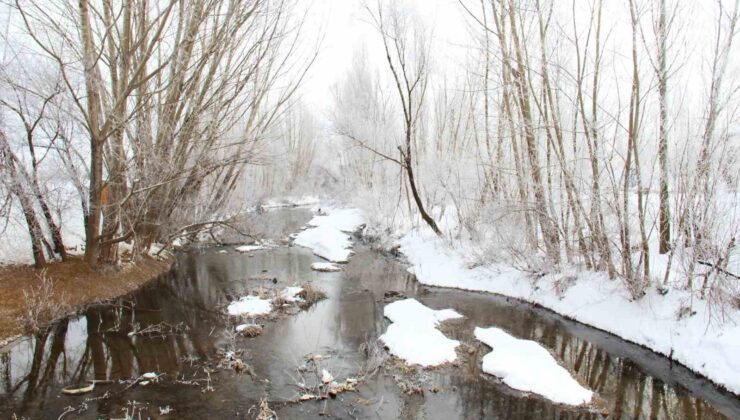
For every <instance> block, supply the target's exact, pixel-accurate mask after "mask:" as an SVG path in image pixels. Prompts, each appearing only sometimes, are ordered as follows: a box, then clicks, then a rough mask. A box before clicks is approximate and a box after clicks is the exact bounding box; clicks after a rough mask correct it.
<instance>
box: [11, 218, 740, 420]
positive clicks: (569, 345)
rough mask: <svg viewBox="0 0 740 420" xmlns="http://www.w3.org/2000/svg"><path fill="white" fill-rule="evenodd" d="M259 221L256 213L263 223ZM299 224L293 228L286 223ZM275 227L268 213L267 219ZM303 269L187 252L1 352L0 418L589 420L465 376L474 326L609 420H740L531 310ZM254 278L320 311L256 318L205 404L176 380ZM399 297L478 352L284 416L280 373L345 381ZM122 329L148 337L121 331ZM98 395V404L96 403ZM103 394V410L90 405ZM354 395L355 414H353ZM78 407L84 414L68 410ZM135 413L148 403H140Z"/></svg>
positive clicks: (586, 334) (720, 404) (614, 347)
mask: <svg viewBox="0 0 740 420" xmlns="http://www.w3.org/2000/svg"><path fill="white" fill-rule="evenodd" d="M268 214H269V213H268ZM284 214H290V215H291V216H290V217H291V218H292V219H290V221H288V222H286V221H285V220H283V219H281V218H280V217H277V219H278V220H280V221H281V223H283V224H282V225H280V226H282V228H281V229H282V231H288V230H289V228H290V229H293V230H295V229H297V226H299V225H301V224H303V223H305V221H306V219H307V217H308V215H307V214H302V215H301V214H300V212H284ZM295 214H299V216H295ZM271 217H276V216H271ZM314 261H316V257H314V256H312V255H311V254H310V252H308V251H306V250H304V249H300V248H279V249H275V250H270V251H258V252H255V253H254V256H253V257H250V256H249V255H244V254H238V253H235V252H232V251H229V252H228V253H226V254H222V253H219V252H218V249H216V248H213V249H207V250H192V251H190V252H187V253H183V254H182V255H181V256H180V258H179V259H178V264H177V269H176V273H175V274H174V275H173V276H171V277H170V278H167V279H164V280H162V281H160V282H159V283H156V284H153V285H151V286H150V287H147V288H145V289H143V290H141V291H139V292H137V293H135V294H133V295H132V296H130V297H128V298H126V299H121V300H118V301H116V302H114V303H112V304H109V305H99V306H94V307H91V308H90V309H88V310H87V311H86V312H85V313H84V314H83V315H82V316H79V317H76V318H70V319H68V320H65V321H63V322H60V323H58V324H56V325H54V326H53V327H52V328H51V329H50V330H49V331H46V332H44V333H40V334H38V335H36V336H34V337H29V338H27V339H25V340H23V341H19V342H17V343H15V344H13V345H12V346H11V347H10V348H9V349H8V351H7V352H5V353H2V355H0V375H2V379H1V380H0V381H1V382H2V383H1V384H0V395H2V397H1V399H0V416H2V417H3V418H8V417H11V415H12V414H13V413H17V414H19V415H25V416H29V417H34V418H35V417H44V418H46V417H48V418H57V416H58V415H59V414H60V413H62V412H64V411H65V408H66V407H68V406H71V407H72V408H75V409H79V411H77V412H75V413H74V416H76V417H83V418H96V417H100V418H109V417H121V416H122V415H123V410H129V411H128V412H129V413H131V410H132V404H133V401H138V403H137V404H139V405H138V406H137V407H138V408H139V409H140V410H142V412H143V413H144V416H146V415H149V416H154V417H156V416H157V414H158V410H157V408H158V407H164V406H166V405H169V406H171V407H172V408H173V409H174V410H175V411H174V413H175V414H176V416H175V417H177V418H213V417H225V416H235V415H236V416H239V417H245V416H248V411H249V408H250V407H251V406H252V405H253V404H255V403H256V402H257V401H258V400H259V398H260V397H262V396H266V397H267V398H268V399H269V400H270V401H271V405H272V406H273V408H275V409H276V410H277V411H278V414H279V415H280V417H281V418H315V417H319V414H327V415H329V416H334V417H338V418H351V417H357V418H371V417H372V418H377V417H380V418H426V419H437V418H439V419H453V418H466V419H468V418H598V417H601V414H600V413H599V411H598V410H596V409H584V408H569V407H563V406H558V405H554V404H551V403H549V402H548V401H546V400H544V399H542V398H539V397H536V396H529V395H523V394H522V393H519V392H517V391H514V390H512V389H510V388H508V387H506V386H505V385H503V384H501V383H500V382H499V381H497V380H496V379H495V378H493V377H491V376H488V375H485V374H483V373H481V371H480V358H481V357H482V356H483V355H484V354H485V353H486V352H488V349H487V348H486V347H485V346H483V345H481V344H479V343H477V342H476V341H475V340H474V338H473V335H472V332H473V328H474V327H475V326H490V325H497V326H500V327H502V328H504V329H506V330H508V331H509V332H511V333H512V334H514V335H516V336H517V337H521V338H527V339H531V340H536V341H538V342H540V343H542V344H543V345H544V346H546V347H547V348H549V349H550V350H551V351H552V352H553V353H555V354H557V355H558V357H559V358H560V359H561V360H562V361H563V363H564V365H566V366H567V367H568V368H569V369H570V370H571V371H572V372H574V374H575V375H576V377H577V378H578V379H579V380H580V381H581V382H582V383H584V384H587V385H588V386H589V387H590V388H591V389H593V390H595V391H596V392H597V393H598V394H599V396H600V397H601V398H602V399H603V400H604V402H603V405H604V406H605V407H606V408H607V409H608V411H609V413H610V417H614V418H666V419H676V418H687V419H694V418H697V419H698V418H724V417H725V416H728V417H738V416H740V402H738V399H737V398H736V397H734V396H732V395H729V394H727V393H724V392H721V391H718V390H717V389H716V388H714V387H712V386H711V385H709V384H708V383H707V382H706V381H703V380H702V379H700V378H698V377H696V376H695V375H693V374H691V373H690V372H689V371H688V370H686V369H684V368H682V367H677V366H670V363H668V361H667V360H665V359H663V358H661V357H659V356H656V355H654V354H652V353H650V352H649V351H646V350H644V349H641V348H639V347H636V346H633V345H630V344H627V343H624V342H622V341H620V340H618V339H616V338H614V337H612V336H609V335H607V334H604V333H601V332H599V331H595V330H592V329H589V328H586V327H584V326H581V325H579V324H576V323H573V322H570V321H567V320H564V319H563V318H561V317H558V316H556V315H553V314H551V313H548V312H547V311H544V310H541V309H537V308H533V307H531V306H529V305H525V304H521V303H516V302H514V301H508V300H507V299H505V298H501V297H495V296H490V295H484V294H477V293H469V292H464V291H455V290H438V289H431V288H430V289H428V288H425V287H423V286H420V285H419V284H418V283H416V282H415V281H414V280H413V278H412V277H411V276H409V275H408V274H407V273H406V271H405V269H404V267H402V266H400V265H399V264H397V263H396V262H394V261H392V260H389V259H386V258H385V257H383V256H380V255H378V254H377V253H374V252H370V251H367V250H363V249H358V253H357V255H355V256H354V257H353V259H352V260H351V262H350V264H348V265H347V266H345V270H344V271H343V272H340V273H316V272H313V271H311V270H310V268H309V266H310V264H311V263H312V262H314ZM256 276H262V277H270V278H272V277H275V278H277V279H278V281H279V282H278V285H277V287H283V286H285V285H292V284H300V283H304V282H312V283H314V284H316V285H318V286H320V287H321V288H323V289H324V290H325V291H326V292H327V295H328V297H329V299H327V300H324V301H322V302H320V303H319V304H317V305H315V306H314V307H312V308H310V309H308V310H306V311H303V312H301V313H299V314H297V315H294V316H286V317H281V318H279V319H277V320H274V321H267V322H266V328H265V333H264V334H263V335H262V336H260V337H258V338H255V339H243V338H239V339H237V341H236V346H237V347H238V348H239V349H242V350H244V354H243V358H244V360H245V362H247V363H249V364H250V365H251V366H252V367H253V369H254V372H255V374H256V376H255V378H252V377H250V376H248V375H237V374H235V373H233V372H229V371H220V372H217V373H215V374H214V375H213V385H214V388H215V389H216V391H215V392H202V387H200V386H192V385H186V384H183V383H178V382H177V380H180V381H181V382H187V381H186V379H192V378H201V379H202V378H203V377H204V373H203V368H202V363H197V362H196V361H201V362H203V363H208V362H209V361H213V360H214V359H215V358H216V354H217V351H218V350H219V348H223V347H224V346H228V345H231V341H230V338H229V334H225V332H226V331H231V330H232V329H233V325H232V324H230V322H232V321H230V320H229V319H227V318H226V317H224V316H223V315H222V314H221V313H222V311H221V307H222V305H224V304H225V303H226V302H228V301H229V300H230V299H231V298H232V297H234V296H238V295H240V294H243V293H247V292H248V291H251V290H255V289H258V288H260V287H261V288H267V287H270V286H271V282H270V281H268V280H260V279H256V278H255V277H256ZM388 290H395V291H398V292H401V293H403V294H404V295H406V296H414V297H416V298H417V299H419V300H420V301H422V302H423V303H424V304H426V305H428V306H431V307H434V308H442V307H451V308H454V309H456V310H457V311H459V312H461V313H462V314H464V315H465V316H466V318H465V319H464V320H462V321H457V322H455V323H454V324H451V325H449V326H448V328H446V330H445V331H446V333H447V334H448V335H450V336H453V337H454V338H456V339H459V340H462V341H465V342H468V343H471V344H474V345H476V346H478V348H479V351H477V352H476V353H475V354H474V355H473V356H472V357H470V358H469V359H468V360H466V361H465V362H464V363H461V364H460V365H459V366H448V367H444V368H440V369H435V370H430V371H425V372H423V373H422V376H423V377H425V378H426V383H427V385H428V387H429V388H431V387H432V386H433V387H435V388H438V389H439V390H440V391H439V392H436V393H435V392H426V393H425V395H423V396H418V395H416V396H407V395H405V394H403V393H401V392H400V390H399V388H398V386H397V385H396V383H395V381H394V379H393V378H392V377H391V376H390V375H388V374H381V375H378V376H376V377H375V378H373V379H372V380H370V381H368V382H367V383H365V384H364V385H363V386H362V387H361V389H360V392H359V393H358V394H354V393H352V394H344V395H341V396H340V397H338V398H337V399H336V400H331V401H329V402H328V403H327V404H326V405H325V404H324V403H313V402H311V403H305V404H287V403H285V402H284V401H285V400H287V399H291V398H294V397H295V395H296V388H295V387H294V386H293V384H294V381H295V380H294V378H293V376H292V374H293V373H295V371H294V368H295V367H296V366H297V365H298V364H299V363H300V361H301V360H302V359H303V357H304V356H305V355H307V354H309V353H314V354H322V355H325V356H328V357H330V358H329V359H328V362H327V363H328V367H329V368H330V369H331V371H332V373H333V374H334V376H335V377H337V378H344V377H347V376H353V375H356V374H357V371H358V369H359V366H360V365H361V364H362V361H363V359H362V356H361V354H360V352H359V349H360V347H361V345H362V344H363V343H365V342H366V341H367V340H374V339H375V338H377V336H378V335H379V334H381V333H382V332H383V331H384V330H385V328H386V325H387V321H386V320H384V319H383V315H382V313H383V306H384V305H385V304H386V301H384V299H383V294H384V292H385V291H388ZM137 331H153V332H152V333H149V334H136V333H135V332H137ZM145 372H158V373H166V374H167V375H166V377H165V380H164V381H163V382H161V383H158V384H152V385H149V386H147V387H139V386H134V387H130V388H129V389H126V388H127V387H128V384H127V383H119V382H118V380H119V379H130V378H136V377H138V376H139V375H141V374H142V373H145ZM92 379H96V380H100V381H113V382H111V383H106V382H102V383H100V384H98V385H97V386H96V389H95V391H94V392H93V393H91V394H89V395H86V396H77V397H71V396H60V390H61V388H62V387H64V386H67V385H73V384H80V383H84V382H85V381H88V380H92ZM106 392H107V394H106ZM102 396H105V398H101V397H102ZM358 398H363V399H365V400H369V401H370V402H371V404H370V405H364V404H356V401H357V399H358ZM83 403H84V404H86V405H85V406H83ZM147 404H148V405H147Z"/></svg>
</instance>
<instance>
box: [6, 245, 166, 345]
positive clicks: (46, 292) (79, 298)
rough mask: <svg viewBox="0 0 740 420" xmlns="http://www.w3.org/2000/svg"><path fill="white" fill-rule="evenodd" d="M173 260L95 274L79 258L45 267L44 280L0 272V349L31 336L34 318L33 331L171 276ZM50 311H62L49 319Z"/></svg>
mask: <svg viewBox="0 0 740 420" xmlns="http://www.w3.org/2000/svg"><path fill="white" fill-rule="evenodd" d="M171 265H172V261H171V260H165V261H157V260H154V259H151V258H145V259H143V260H142V261H140V262H139V263H137V264H136V265H130V266H127V267H125V268H123V269H120V270H119V269H113V268H106V269H102V270H99V271H95V270H93V269H92V268H90V266H88V265H87V264H86V263H85V262H84V261H83V260H82V259H81V258H70V259H69V260H68V261H65V262H55V263H52V264H49V266H48V267H47V268H46V269H45V270H44V273H45V274H42V272H41V271H40V270H37V269H35V268H33V267H32V266H27V265H8V266H2V267H0V343H2V342H5V341H7V340H8V339H9V338H12V337H14V336H17V335H19V334H24V333H29V332H33V328H34V327H33V325H29V322H18V320H23V319H26V318H28V317H29V315H31V317H35V318H36V319H35V321H33V322H32V323H31V324H36V327H37V328H42V327H43V326H44V325H48V324H49V323H50V322H52V321H53V320H54V318H56V317H57V316H63V315H64V313H66V312H69V311H74V310H76V309H79V308H80V307H82V306H84V305H87V304H90V303H95V302H100V301H105V300H108V299H113V298H115V297H118V296H122V295H125V294H127V293H130V292H132V291H134V290H136V289H138V288H139V287H141V286H143V285H144V284H146V283H148V282H149V281H151V280H154V279H156V278H158V277H159V276H161V275H162V274H165V273H166V272H168V271H169V269H170V267H171ZM34 301H35V302H38V301H43V306H45V307H46V309H43V308H42V310H38V311H36V312H38V313H37V314H36V315H34V314H29V305H31V304H33V302H34ZM49 308H51V309H54V308H63V309H64V310H63V311H62V313H61V314H60V313H53V312H54V311H50V310H49Z"/></svg>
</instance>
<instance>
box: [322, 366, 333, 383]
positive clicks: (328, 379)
mask: <svg viewBox="0 0 740 420" xmlns="http://www.w3.org/2000/svg"><path fill="white" fill-rule="evenodd" d="M333 381H334V377H333V376H331V373H329V371H328V370H326V369H323V370H322V371H321V382H323V383H325V384H328V383H331V382H333Z"/></svg>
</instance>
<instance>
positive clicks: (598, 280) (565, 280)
mask: <svg viewBox="0 0 740 420" xmlns="http://www.w3.org/2000/svg"><path fill="white" fill-rule="evenodd" d="M400 245H401V251H402V252H403V253H404V254H405V255H406V257H407V258H408V261H409V262H410V263H411V268H410V270H409V271H410V272H412V273H414V274H415V275H416V277H417V279H418V281H419V282H420V283H422V284H426V285H430V286H440V287H452V288H459V289H465V290H474V291H483V292H490V293H497V294H501V295H505V296H511V297H514V298H518V299H522V300H525V301H528V302H532V303H535V304H538V305H541V306H543V307H545V308H549V309H551V310H553V311H555V312H557V313H559V314H562V315H564V316H566V317H568V318H571V319H574V320H577V321H579V322H582V323H584V324H587V325H590V326H593V327H596V328H598V329H601V330H604V331H607V332H610V333H612V334H615V335H617V336H619V337H621V338H623V339H625V340H628V341H631V342H633V343H637V344H640V345H643V346H645V347H647V348H650V349H651V350H653V351H656V352H658V353H661V354H663V355H666V356H669V357H672V358H673V359H674V360H676V361H678V362H680V363H681V364H683V365H685V366H687V367H689V368H690V369H692V370H694V371H695V372H698V373H700V374H702V375H704V376H706V377H707V378H709V379H711V380H712V381H714V382H716V383H718V384H720V385H723V386H724V387H726V388H727V389H729V390H730V391H732V392H734V393H740V356H738V355H740V323H738V321H740V314H739V313H738V311H737V310H736V311H734V313H732V314H729V317H730V319H726V320H725V322H724V323H720V322H718V321H717V320H716V319H713V318H712V316H713V314H712V313H711V310H710V308H709V307H708V305H707V304H706V302H705V301H702V300H698V299H694V300H693V301H692V302H691V303H692V308H693V310H694V311H696V314H694V315H693V316H684V317H679V316H678V313H677V310H678V309H677V308H682V307H686V305H687V303H688V302H690V301H691V299H692V296H691V294H690V293H688V292H685V291H681V290H671V291H670V292H669V293H668V294H666V295H662V294H660V293H658V292H657V291H656V290H654V289H653V288H651V289H649V290H648V292H647V295H646V296H644V297H643V298H642V299H640V300H637V301H633V300H632V299H630V296H629V294H628V292H627V291H626V289H625V287H624V286H623V284H622V283H620V282H619V281H616V280H610V279H609V278H608V277H607V276H606V275H604V274H602V273H593V272H580V273H579V272H571V273H559V274H554V275H548V276H544V277H542V278H539V279H536V280H535V279H532V278H531V277H529V276H527V275H526V274H525V273H523V272H520V271H518V270H516V269H513V268H511V267H505V266H496V265H489V266H476V267H475V268H468V267H469V261H467V260H466V258H465V256H463V255H462V254H461V253H459V252H458V251H456V250H454V249H452V248H451V247H450V246H449V245H448V244H447V243H445V242H444V240H442V239H440V238H438V237H437V236H436V235H434V234H432V233H429V232H421V231H419V230H413V231H411V232H410V233H408V234H406V235H405V236H403V237H402V239H401V240H400ZM576 278H577V281H573V280H575V279H576Z"/></svg>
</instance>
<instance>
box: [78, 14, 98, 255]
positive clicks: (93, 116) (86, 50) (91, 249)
mask: <svg viewBox="0 0 740 420" xmlns="http://www.w3.org/2000/svg"><path fill="white" fill-rule="evenodd" d="M79 13H80V23H81V27H80V36H81V39H82V48H83V63H84V75H85V90H86V91H87V121H86V124H87V126H88V127H87V128H88V132H89V135H90V191H89V199H88V203H89V208H90V214H89V215H88V217H87V224H86V225H85V261H86V262H87V263H88V264H90V266H92V267H96V266H97V265H98V255H99V249H100V246H99V241H100V216H101V214H100V212H101V195H102V190H103V147H104V141H103V139H101V138H100V134H101V133H100V119H101V98H100V80H99V77H98V70H97V60H98V58H97V52H96V50H95V47H94V45H93V33H92V27H91V25H90V5H89V4H88V0H80V4H79Z"/></svg>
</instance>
